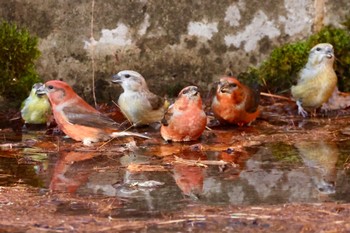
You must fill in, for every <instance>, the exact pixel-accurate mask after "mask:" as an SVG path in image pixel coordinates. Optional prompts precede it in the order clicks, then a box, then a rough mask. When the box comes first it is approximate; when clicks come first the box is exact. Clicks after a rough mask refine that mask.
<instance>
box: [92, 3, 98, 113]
mask: <svg viewBox="0 0 350 233" xmlns="http://www.w3.org/2000/svg"><path fill="white" fill-rule="evenodd" d="M94 9H95V0H92V4H91V29H90V30H91V31H90V33H91V35H90V40H91V41H92V40H94ZM91 52H92V53H91V66H92V97H93V99H94V104H95V108H97V101H96V93H95V45H94V44H93V45H92V49H91Z"/></svg>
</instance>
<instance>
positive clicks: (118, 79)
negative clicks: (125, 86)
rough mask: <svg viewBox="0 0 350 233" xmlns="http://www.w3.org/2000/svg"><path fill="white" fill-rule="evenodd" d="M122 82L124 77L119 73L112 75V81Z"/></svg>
mask: <svg viewBox="0 0 350 233" xmlns="http://www.w3.org/2000/svg"><path fill="white" fill-rule="evenodd" d="M121 82H122V78H121V77H120V76H119V75H118V74H115V75H113V76H112V83H121Z"/></svg>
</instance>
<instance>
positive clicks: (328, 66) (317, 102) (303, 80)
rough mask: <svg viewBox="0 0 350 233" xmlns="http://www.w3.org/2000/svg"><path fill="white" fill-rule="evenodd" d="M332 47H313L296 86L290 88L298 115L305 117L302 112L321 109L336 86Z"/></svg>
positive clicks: (319, 45)
mask: <svg viewBox="0 0 350 233" xmlns="http://www.w3.org/2000/svg"><path fill="white" fill-rule="evenodd" d="M333 63H334V51H333V46H332V45H331V44H328V43H321V44H318V45H316V46H314V47H313V48H312V49H311V51H310V53H309V58H308V61H307V63H306V65H305V67H304V68H303V69H302V70H301V71H300V73H299V80H298V83H297V85H295V86H292V89H291V91H292V96H293V98H294V99H295V100H296V104H297V105H298V113H299V114H300V115H302V116H303V117H306V116H307V115H308V113H307V112H306V111H305V110H304V108H305V109H307V110H312V109H316V108H318V107H321V105H322V104H323V103H326V102H327V101H328V99H329V98H330V97H331V95H332V93H333V91H334V90H335V88H336V86H337V75H336V74H335V72H334V70H333Z"/></svg>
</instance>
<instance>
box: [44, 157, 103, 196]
mask: <svg viewBox="0 0 350 233" xmlns="http://www.w3.org/2000/svg"><path fill="white" fill-rule="evenodd" d="M99 155H100V154H97V153H92V152H91V153H89V152H86V151H70V152H62V153H61V154H60V156H59V159H58V160H57V162H56V165H55V168H54V172H53V175H52V178H51V182H50V187H49V188H50V191H58V192H69V193H75V192H76V191H77V189H78V188H79V187H80V186H82V185H83V184H85V183H86V182H87V181H88V176H89V174H90V172H91V171H93V169H92V168H91V169H87V168H86V166H83V165H82V164H81V163H79V164H77V165H79V166H73V165H74V164H75V163H77V162H83V161H88V160H91V159H92V158H94V157H96V156H99ZM92 164H94V163H92Z"/></svg>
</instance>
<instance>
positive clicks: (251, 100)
mask: <svg viewBox="0 0 350 233" xmlns="http://www.w3.org/2000/svg"><path fill="white" fill-rule="evenodd" d="M247 93H248V95H247V100H246V101H247V102H246V105H245V110H246V112H249V113H253V112H255V111H256V110H257V108H258V106H259V103H260V91H259V88H258V87H257V88H254V89H250V88H248V90H247Z"/></svg>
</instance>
